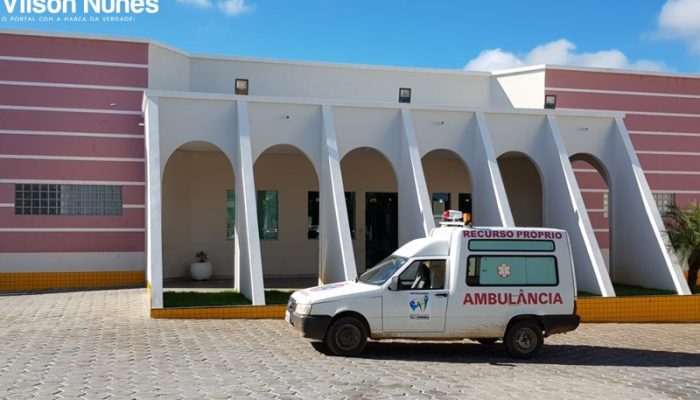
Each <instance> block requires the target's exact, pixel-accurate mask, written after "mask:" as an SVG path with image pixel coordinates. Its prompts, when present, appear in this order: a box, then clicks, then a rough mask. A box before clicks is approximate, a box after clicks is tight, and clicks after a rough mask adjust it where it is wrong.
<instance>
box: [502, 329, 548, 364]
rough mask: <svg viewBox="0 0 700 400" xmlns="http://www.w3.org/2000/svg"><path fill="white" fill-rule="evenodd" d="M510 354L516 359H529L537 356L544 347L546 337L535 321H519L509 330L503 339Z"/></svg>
mask: <svg viewBox="0 0 700 400" xmlns="http://www.w3.org/2000/svg"><path fill="white" fill-rule="evenodd" d="M503 343H504V344H505V346H506V350H507V351H508V354H510V355H511V356H513V357H515V358H521V359H527V358H532V357H534V356H536V355H537V354H538V353H539V352H540V350H542V346H543V345H544V335H543V334H542V328H540V327H539V326H538V325H537V324H536V323H535V322H533V321H519V322H516V323H514V324H513V325H511V326H510V328H508V331H507V332H506V336H505V337H504V338H503Z"/></svg>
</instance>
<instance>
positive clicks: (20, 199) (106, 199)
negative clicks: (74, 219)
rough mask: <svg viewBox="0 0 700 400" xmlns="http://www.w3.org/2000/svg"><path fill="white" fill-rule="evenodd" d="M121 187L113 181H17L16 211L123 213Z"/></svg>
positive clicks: (110, 214) (38, 212)
mask: <svg viewBox="0 0 700 400" xmlns="http://www.w3.org/2000/svg"><path fill="white" fill-rule="evenodd" d="M122 205H123V196H122V187H121V186H113V185H63V184H34V183H31V184H25V183H20V184H16V185H15V214H16V215H108V216H114V215H122Z"/></svg>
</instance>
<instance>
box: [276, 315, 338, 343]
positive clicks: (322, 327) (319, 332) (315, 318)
mask: <svg viewBox="0 0 700 400" xmlns="http://www.w3.org/2000/svg"><path fill="white" fill-rule="evenodd" d="M285 317H286V318H285V319H286V320H287V322H289V324H290V325H292V326H293V327H294V329H296V330H298V331H299V332H300V333H301V335H302V336H303V337H305V338H309V339H316V340H323V338H324V337H326V330H327V329H328V325H330V323H331V320H332V318H331V316H330V315H299V314H297V313H294V312H291V313H290V312H289V311H287V315H286V316H285Z"/></svg>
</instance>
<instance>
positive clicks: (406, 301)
mask: <svg viewBox="0 0 700 400" xmlns="http://www.w3.org/2000/svg"><path fill="white" fill-rule="evenodd" d="M447 276H448V274H447V260H446V259H444V258H430V259H417V260H414V261H413V262H412V263H411V264H410V265H409V266H408V267H406V268H405V269H404V270H403V271H402V272H401V273H400V274H399V275H398V277H394V278H392V283H391V284H390V286H389V287H388V288H387V289H386V290H385V292H384V295H383V301H382V315H383V326H384V332H385V333H388V334H390V333H391V332H443V331H444V330H445V313H446V311H447V300H448V290H447V288H448V286H447Z"/></svg>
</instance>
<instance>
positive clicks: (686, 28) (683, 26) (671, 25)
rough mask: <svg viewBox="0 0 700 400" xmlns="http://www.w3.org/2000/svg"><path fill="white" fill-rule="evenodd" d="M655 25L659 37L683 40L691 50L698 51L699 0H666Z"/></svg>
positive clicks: (699, 49) (699, 43) (699, 34)
mask: <svg viewBox="0 0 700 400" xmlns="http://www.w3.org/2000/svg"><path fill="white" fill-rule="evenodd" d="M657 25H658V33H659V35H660V36H661V37H664V38H668V39H681V40H685V41H687V42H688V44H689V45H690V49H691V50H693V51H695V52H700V0H668V1H667V2H666V3H665V4H664V5H663V7H661V13H659V18H658V20H657Z"/></svg>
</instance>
